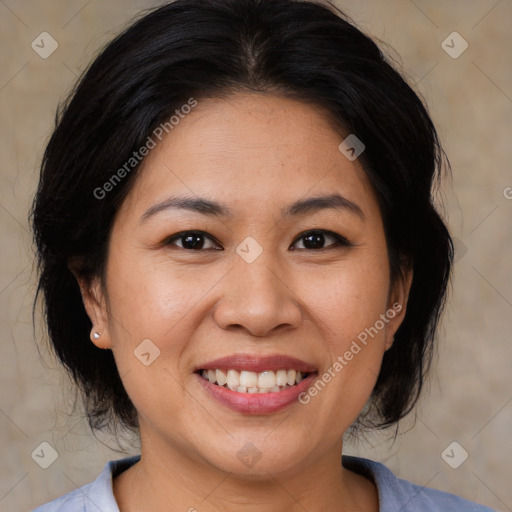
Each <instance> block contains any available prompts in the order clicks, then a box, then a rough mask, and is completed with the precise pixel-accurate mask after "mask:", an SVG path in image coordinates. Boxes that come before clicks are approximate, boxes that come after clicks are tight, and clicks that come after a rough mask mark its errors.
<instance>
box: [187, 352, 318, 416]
mask: <svg viewBox="0 0 512 512" xmlns="http://www.w3.org/2000/svg"><path fill="white" fill-rule="evenodd" d="M194 373H195V374H196V375H197V379H198V382H199V384H200V385H201V387H202V388H203V389H204V390H205V392H206V393H207V395H208V396H209V397H211V398H213V399H214V400H215V401H216V402H218V403H220V404H222V405H224V406H226V407H228V408H229V409H231V410H234V411H236V412H238V413H242V414H270V413H273V412H277V411H279V410H281V409H283V408H285V407H287V406H290V405H292V404H293V403H295V402H298V397H299V395H300V394H301V393H302V392H303V391H305V390H306V389H307V388H308V387H309V386H310V385H311V384H312V383H313V381H314V380H315V379H316V377H317V376H318V371H317V369H316V368H315V367H314V366H312V365H311V364H309V363H306V362H305V361H302V360H300V359H296V358H294V357H289V356H284V355H274V356H264V357H262V356H252V355H249V354H235V355H232V356H228V357H224V358H220V359H216V360H215V361H210V362H208V363H203V364H201V365H200V366H198V367H196V369H195V371H194Z"/></svg>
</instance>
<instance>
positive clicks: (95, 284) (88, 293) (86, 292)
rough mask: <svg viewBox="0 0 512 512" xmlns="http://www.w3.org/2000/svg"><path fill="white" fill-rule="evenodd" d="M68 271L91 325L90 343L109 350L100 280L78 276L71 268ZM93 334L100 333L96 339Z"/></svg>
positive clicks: (104, 304)
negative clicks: (78, 291)
mask: <svg viewBox="0 0 512 512" xmlns="http://www.w3.org/2000/svg"><path fill="white" fill-rule="evenodd" d="M70 270H71V272H72V273H73V275H74V276H75V278H76V280H77V282H78V286H79V287H80V293H81V294H82V301H83V303H84V307H85V310H86V311H87V315H88V316H89V319H90V320H91V323H92V330H91V334H90V338H91V341H92V342H93V343H94V344H95V345H96V346H97V347H98V348H102V349H106V348H111V347H112V344H111V337H110V333H109V330H108V326H109V321H108V318H109V317H108V312H107V301H106V297H105V293H104V291H103V288H102V285H101V278H100V277H93V278H86V277H84V276H82V275H80V274H78V273H77V272H76V271H75V270H73V269H71V268H70ZM95 332H98V333H100V336H99V337H98V338H97V339H96V338H95V337H94V336H93V334H94V333H95Z"/></svg>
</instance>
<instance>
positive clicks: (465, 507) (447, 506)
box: [343, 455, 496, 512]
mask: <svg viewBox="0 0 512 512" xmlns="http://www.w3.org/2000/svg"><path fill="white" fill-rule="evenodd" d="M343 466H344V467H346V468H347V469H350V470H351V471H354V472H356V473H359V474H361V475H363V476H366V477H369V478H371V479H372V480H373V481H374V482H375V485H376V486H377V491H378V494H379V505H380V512H399V511H402V512H403V511H407V512H446V511H447V510H453V511H455V510H456V511H457V512H496V511H495V510H493V509H491V508H489V507H485V506H483V505H479V504H478V503H474V502H472V501H468V500H465V499H463V498H460V497H459V496H455V495H454V494H450V493H447V492H443V491H438V490H435V489H430V488H428V487H422V486H420V485H415V484H413V483H411V482H408V481H407V480H402V479H401V478H397V477H396V476H395V475H394V474H393V473H392V472H391V471H390V470H389V469H388V468H386V466H384V465H383V464H380V463H378V462H374V461H371V460H368V459H362V458H359V457H350V456H345V455H344V456H343Z"/></svg>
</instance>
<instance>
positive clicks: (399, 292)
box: [385, 265, 413, 350]
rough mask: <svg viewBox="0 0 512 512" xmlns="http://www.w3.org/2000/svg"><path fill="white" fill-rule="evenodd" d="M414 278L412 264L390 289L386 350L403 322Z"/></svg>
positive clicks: (403, 271)
mask: <svg viewBox="0 0 512 512" xmlns="http://www.w3.org/2000/svg"><path fill="white" fill-rule="evenodd" d="M412 278H413V270H412V265H410V266H408V268H404V269H403V270H402V275H401V276H398V277H397V278H396V279H395V281H394V282H393V283H392V285H391V288H390V291H389V299H388V309H387V311H386V316H387V317H388V318H389V322H388V326H387V330H386V342H385V348H386V350H388V349H390V348H391V346H392V345H393V341H394V339H395V333H396V331H397V330H398V328H399V327H400V325H401V324H402V322H403V320H404V318H405V312H406V310H407V301H408V299H409V292H410V290H411V284H412Z"/></svg>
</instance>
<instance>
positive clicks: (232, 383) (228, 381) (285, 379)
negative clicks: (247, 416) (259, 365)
mask: <svg viewBox="0 0 512 512" xmlns="http://www.w3.org/2000/svg"><path fill="white" fill-rule="evenodd" d="M306 375H307V374H305V373H304V372H301V371H297V370H277V371H276V372H274V371H272V370H267V371H264V372H259V373H256V372H249V371H246V370H242V371H241V372H239V371H237V370H227V371H223V370H219V369H216V370H203V371H202V372H201V376H202V377H203V379H205V380H208V381H209V382H211V383H212V384H216V385H218V386H223V387H226V388H228V389H230V390H231V391H236V392H238V393H278V392H279V391H282V390H283V389H285V388H288V387H290V386H294V385H295V384H298V383H299V382H301V381H302V380H304V378H305V377H306Z"/></svg>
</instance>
